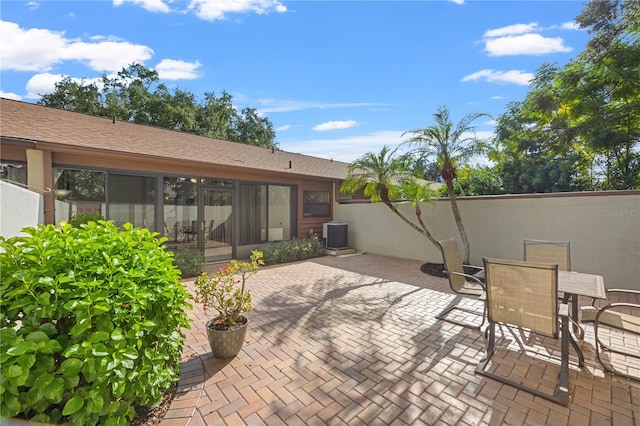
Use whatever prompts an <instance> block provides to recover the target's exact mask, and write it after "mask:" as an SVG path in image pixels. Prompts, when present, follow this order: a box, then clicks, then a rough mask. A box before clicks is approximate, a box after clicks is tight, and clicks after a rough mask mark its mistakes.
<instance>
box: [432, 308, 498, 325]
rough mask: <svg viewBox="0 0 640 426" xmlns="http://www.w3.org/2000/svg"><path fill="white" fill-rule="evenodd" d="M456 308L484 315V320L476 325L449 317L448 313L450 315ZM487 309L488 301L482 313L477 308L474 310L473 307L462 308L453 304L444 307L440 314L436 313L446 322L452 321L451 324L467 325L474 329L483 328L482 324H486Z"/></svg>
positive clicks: (438, 317)
mask: <svg viewBox="0 0 640 426" xmlns="http://www.w3.org/2000/svg"><path fill="white" fill-rule="evenodd" d="M454 310H458V311H462V312H467V313H470V314H474V315H482V322H481V323H480V325H475V324H470V323H466V322H462V321H455V320H451V319H449V318H447V315H449V314H450V313H451V312H453V311H454ZM486 310H487V308H486V303H485V307H484V308H483V311H482V313H480V312H478V311H476V310H473V309H467V308H461V307H460V306H458V305H452V306H448V307H447V308H446V309H444V310H443V311H442V312H440V313H439V314H438V315H436V318H437V319H439V320H442V321H446V322H448V323H451V324H456V325H460V326H462V327H465V328H471V329H473V330H480V329H481V328H482V326H483V325H484V322H485V318H486Z"/></svg>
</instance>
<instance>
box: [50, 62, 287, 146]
mask: <svg viewBox="0 0 640 426" xmlns="http://www.w3.org/2000/svg"><path fill="white" fill-rule="evenodd" d="M38 103H39V104H42V105H47V106H51V107H55V108H62V109H66V110H68V111H76V112H82V113H86V114H90V115H97V116H106V117H112V118H115V119H118V120H123V121H130V122H133V123H137V124H146V125H151V126H157V127H163V128H165V129H171V130H178V131H183V132H188V133H194V134H197V135H202V136H208V137H213V138H218V139H223V140H228V141H234V142H241V143H246V144H249V145H256V146H263V147H267V148H277V147H278V145H277V143H276V141H275V138H276V134H275V131H274V129H273V124H272V123H271V122H270V121H269V119H268V118H267V117H263V116H260V114H259V113H258V112H257V110H255V109H253V108H249V107H245V108H243V109H242V110H241V111H238V109H237V108H236V107H235V106H234V105H233V103H232V97H231V95H229V94H228V93H227V92H225V91H223V92H222V94H221V95H220V96H216V95H215V93H213V92H206V93H205V94H204V100H203V101H202V102H199V101H198V100H197V99H196V96H195V95H194V94H193V93H191V92H189V91H186V90H181V89H178V88H177V89H174V90H173V91H172V90H170V89H169V88H168V87H167V86H166V85H165V84H164V83H160V81H159V77H158V72H157V71H155V70H151V69H148V68H145V67H144V66H143V65H141V64H135V63H134V64H131V65H129V67H128V68H123V69H122V71H120V72H118V73H117V75H116V76H107V75H106V74H103V75H102V76H101V78H100V80H99V82H87V81H84V80H83V81H80V82H78V81H75V80H72V79H71V78H69V77H65V78H63V79H62V80H61V81H59V82H58V83H56V85H55V90H54V91H53V92H52V93H49V94H45V95H42V96H41V99H40V100H39V101H38Z"/></svg>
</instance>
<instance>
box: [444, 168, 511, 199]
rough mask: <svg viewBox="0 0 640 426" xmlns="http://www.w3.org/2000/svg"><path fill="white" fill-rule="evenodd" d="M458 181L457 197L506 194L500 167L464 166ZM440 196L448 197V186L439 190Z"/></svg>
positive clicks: (456, 185)
mask: <svg viewBox="0 0 640 426" xmlns="http://www.w3.org/2000/svg"><path fill="white" fill-rule="evenodd" d="M457 175H458V177H457V179H456V180H455V181H454V182H453V187H454V189H455V191H456V195H459V196H473V195H497V194H504V193H505V192H504V188H503V185H502V176H501V173H500V169H499V168H498V166H479V165H476V166H470V165H468V164H467V165H464V166H463V167H461V168H459V169H458V170H457ZM438 194H439V195H441V196H444V197H448V196H449V193H448V190H447V187H446V186H442V187H441V188H440V189H439V190H438Z"/></svg>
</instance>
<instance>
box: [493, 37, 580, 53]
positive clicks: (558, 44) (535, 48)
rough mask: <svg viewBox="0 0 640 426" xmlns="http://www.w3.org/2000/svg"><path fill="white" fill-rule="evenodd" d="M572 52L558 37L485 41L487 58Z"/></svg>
mask: <svg viewBox="0 0 640 426" xmlns="http://www.w3.org/2000/svg"><path fill="white" fill-rule="evenodd" d="M572 50H573V49H572V48H571V47H567V46H565V45H564V40H562V39H561V38H560V37H553V38H550V37H543V36H541V35H540V34H523V35H519V36H508V37H500V38H496V39H491V40H486V41H485V51H486V52H487V53H488V54H489V56H513V55H545V54H548V53H557V52H571V51H572Z"/></svg>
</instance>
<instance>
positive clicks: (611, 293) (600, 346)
mask: <svg viewBox="0 0 640 426" xmlns="http://www.w3.org/2000/svg"><path fill="white" fill-rule="evenodd" d="M634 296H635V302H636V303H632V299H633V298H634ZM616 300H621V301H618V302H616ZM622 300H624V301H622ZM605 303H606V305H605V306H596V304H595V301H594V302H593V303H592V304H591V306H583V307H581V310H582V322H592V323H593V330H594V333H595V340H596V347H595V352H596V358H597V359H598V362H599V363H600V365H602V368H603V369H604V371H606V372H608V373H611V374H617V375H619V376H622V377H625V378H627V379H631V380H636V381H640V375H632V374H630V373H631V371H633V369H634V368H635V371H638V370H639V367H638V366H640V346H632V342H640V291H638V290H626V289H609V290H607V301H606V302H605ZM605 353H608V354H609V361H608V362H605V361H604V360H603V359H602V356H603V355H604V354H605ZM614 354H618V355H622V360H623V361H624V363H623V365H621V366H620V367H615V366H614V360H613V359H612V356H611V355H614ZM633 360H636V361H635V362H634V361H633ZM632 365H635V367H634V368H631V369H629V368H627V369H626V371H627V372H625V371H623V370H624V369H625V368H626V367H629V366H632Z"/></svg>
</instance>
